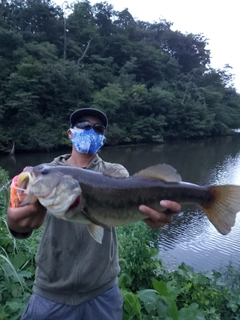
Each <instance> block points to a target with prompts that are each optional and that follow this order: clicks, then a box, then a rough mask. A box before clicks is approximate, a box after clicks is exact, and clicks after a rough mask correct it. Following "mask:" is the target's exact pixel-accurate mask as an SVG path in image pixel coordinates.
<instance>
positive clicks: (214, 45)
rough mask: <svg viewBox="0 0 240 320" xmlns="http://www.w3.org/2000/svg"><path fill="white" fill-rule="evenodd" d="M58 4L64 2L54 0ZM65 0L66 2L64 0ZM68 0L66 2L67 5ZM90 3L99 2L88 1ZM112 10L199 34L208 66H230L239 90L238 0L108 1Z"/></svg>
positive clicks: (239, 29) (220, 67)
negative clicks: (207, 53)
mask: <svg viewBox="0 0 240 320" xmlns="http://www.w3.org/2000/svg"><path fill="white" fill-rule="evenodd" d="M55 2H56V3H58V4H59V5H62V4H63V2H64V1H61V0H55ZM65 2H66V1H65ZM71 2H74V1H71V0H69V1H68V3H69V4H70V3H71ZM90 2H91V4H92V5H93V4H95V3H96V2H103V1H90ZM107 2H108V3H109V4H112V5H113V7H114V9H115V10H118V11H121V10H123V9H125V8H128V10H129V12H130V13H131V14H132V16H133V18H134V19H138V20H143V21H149V22H153V21H158V20H159V18H161V19H162V18H163V19H166V20H167V21H170V22H172V23H173V26H172V30H179V31H181V32H183V33H194V34H197V33H203V34H204V36H205V37H206V38H207V39H208V43H209V45H208V47H207V49H209V50H210V51H211V67H213V68H219V69H222V68H223V67H224V65H225V64H229V65H230V66H231V67H232V71H231V73H232V74H233V75H234V86H235V88H236V89H237V91H238V92H239V93H240V62H239V60H240V44H239V38H240V37H239V32H240V18H239V1H238V0H229V1H219V0H201V1H194V0H146V1H143V0H142V1H140V0H109V1H107Z"/></svg>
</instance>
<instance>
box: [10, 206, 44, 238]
mask: <svg viewBox="0 0 240 320" xmlns="http://www.w3.org/2000/svg"><path fill="white" fill-rule="evenodd" d="M45 215H46V209H45V208H44V207H43V206H42V205H41V204H40V203H39V202H38V201H37V202H35V203H33V204H28V205H26V206H23V207H18V208H14V209H12V208H11V207H10V206H9V207H8V211H7V224H8V227H9V229H11V230H13V231H16V232H19V233H27V232H30V231H32V230H34V229H38V228H39V227H41V225H42V224H43V222H44V218H45Z"/></svg>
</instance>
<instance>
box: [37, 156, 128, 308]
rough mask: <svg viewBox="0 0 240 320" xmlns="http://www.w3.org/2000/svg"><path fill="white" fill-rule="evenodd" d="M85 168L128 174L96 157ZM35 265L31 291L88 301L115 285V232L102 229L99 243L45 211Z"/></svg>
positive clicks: (60, 300) (57, 160)
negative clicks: (101, 239)
mask: <svg viewBox="0 0 240 320" xmlns="http://www.w3.org/2000/svg"><path fill="white" fill-rule="evenodd" d="M69 157H70V155H63V156H59V157H57V158H55V159H54V161H53V162H51V163H50V164H49V165H68V163H67V162H66V160H67V159H68V158H69ZM86 169H87V170H93V171H97V172H102V173H106V174H107V175H111V176H113V177H119V178H123V177H128V175H129V174H128V171H127V170H126V169H125V168H124V167H123V166H122V165H120V164H115V163H110V162H105V161H103V160H102V159H101V158H100V157H99V156H98V155H96V156H95V157H94V159H93V160H92V161H91V162H90V163H89V165H88V167H87V168H86ZM36 263H37V269H36V275H35V281H34V286H33V292H35V293H37V294H40V295H41V296H43V297H45V298H47V299H50V300H52V301H55V302H58V303H62V304H69V305H77V304H80V303H83V302H85V301H88V300H90V299H92V298H94V297H96V296H97V295H99V294H101V293H103V292H104V291H107V290H108V289H110V288H111V287H112V286H113V285H114V284H116V283H117V276H118V273H119V271H120V268H119V263H118V245H117V237H116V230H115V228H107V229H105V231H104V237H103V242H102V244H99V243H98V242H96V241H95V240H94V239H93V238H92V237H91V236H90V234H89V232H88V230H87V228H86V226H85V225H83V224H78V223H72V222H69V221H65V220H62V219H58V218H56V217H54V216H53V215H52V214H51V213H50V212H47V214H46V219H45V226H44V231H43V235H42V238H41V242H40V245H39V248H38V252H37V255H36Z"/></svg>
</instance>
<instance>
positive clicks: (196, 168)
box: [0, 135, 240, 271]
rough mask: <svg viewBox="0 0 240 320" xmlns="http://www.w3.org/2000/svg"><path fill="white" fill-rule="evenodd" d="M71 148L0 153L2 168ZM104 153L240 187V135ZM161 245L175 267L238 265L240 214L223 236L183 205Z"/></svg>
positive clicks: (130, 164) (133, 164) (14, 168)
mask: <svg viewBox="0 0 240 320" xmlns="http://www.w3.org/2000/svg"><path fill="white" fill-rule="evenodd" d="M69 151H70V149H68V150H64V151H63V152H59V151H58V152H49V153H32V152H25V153H23V154H16V156H15V157H14V158H13V157H9V156H3V155H1V158H0V167H2V168H4V169H5V170H7V171H8V172H9V174H10V176H11V177H13V176H14V175H16V174H18V173H19V172H21V171H22V169H23V168H24V167H25V166H27V165H37V164H40V163H43V162H49V161H51V160H52V159H53V158H54V157H56V156H57V155H59V154H62V153H68V152H69ZM100 156H101V157H102V158H103V159H104V160H106V161H111V162H117V163H121V164H123V165H124V166H125V167H126V168H127V169H128V170H129V172H130V174H133V173H135V172H137V171H138V170H141V169H143V168H146V167H147V166H151V165H154V164H157V163H167V164H170V165H172V166H173V167H174V168H176V169H177V171H178V173H179V174H180V175H181V176H182V179H183V181H188V182H191V183H197V184H200V185H207V184H217V185H218V184H228V183H232V184H239V185H240V135H239V136H234V137H226V138H216V139H206V140H200V141H194V142H192V141H191V142H188V141H187V142H186V141H185V142H177V143H167V144H164V145H137V146H127V147H105V148H103V149H102V150H101V152H100ZM159 200H160V199H159ZM226 214H227V213H226ZM159 246H160V256H161V258H162V259H163V260H164V261H165V263H166V264H167V265H168V266H169V268H172V269H174V268H175V267H176V266H177V265H179V264H180V263H181V262H185V263H186V264H187V265H190V266H192V267H193V268H194V269H195V270H196V271H204V270H212V269H215V270H218V269H219V268H223V267H225V266H227V265H229V263H231V265H232V266H234V267H236V268H239V265H240V213H239V215H238V217H237V221H236V224H235V226H234V228H233V229H232V231H231V233H229V234H228V235H225V236H223V235H221V234H219V233H218V232H217V231H216V230H215V228H214V227H213V226H212V225H211V224H210V222H209V221H208V219H207V218H206V217H205V216H204V214H203V213H202V212H201V211H200V210H199V209H197V208H196V207H194V206H183V207H182V211H181V213H180V214H179V215H176V216H175V218H174V221H173V223H171V224H170V225H167V226H165V227H164V228H161V229H160V232H159Z"/></svg>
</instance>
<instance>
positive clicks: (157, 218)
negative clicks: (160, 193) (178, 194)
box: [139, 200, 181, 229]
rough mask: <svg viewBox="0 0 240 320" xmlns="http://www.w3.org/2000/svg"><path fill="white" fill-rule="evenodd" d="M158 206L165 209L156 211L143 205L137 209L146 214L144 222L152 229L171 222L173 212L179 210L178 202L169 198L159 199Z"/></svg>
mask: <svg viewBox="0 0 240 320" xmlns="http://www.w3.org/2000/svg"><path fill="white" fill-rule="evenodd" d="M160 206H161V207H162V208H163V210H164V209H165V211H162V212H160V211H156V210H153V209H151V208H149V207H147V206H144V205H141V206H140V207H139V210H140V211H141V212H142V213H144V214H146V215H147V216H148V218H146V219H145V220H144V222H146V224H147V225H149V227H151V228H152V229H157V228H160V227H163V226H165V224H167V223H170V222H172V220H173V215H174V213H177V212H179V211H180V210H181V206H180V204H179V203H177V202H173V201H169V200H162V201H160Z"/></svg>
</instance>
